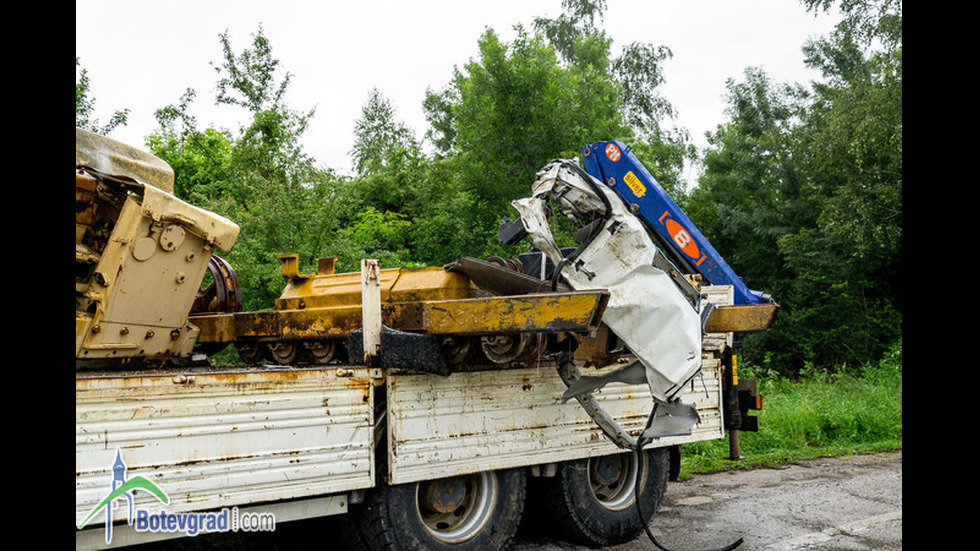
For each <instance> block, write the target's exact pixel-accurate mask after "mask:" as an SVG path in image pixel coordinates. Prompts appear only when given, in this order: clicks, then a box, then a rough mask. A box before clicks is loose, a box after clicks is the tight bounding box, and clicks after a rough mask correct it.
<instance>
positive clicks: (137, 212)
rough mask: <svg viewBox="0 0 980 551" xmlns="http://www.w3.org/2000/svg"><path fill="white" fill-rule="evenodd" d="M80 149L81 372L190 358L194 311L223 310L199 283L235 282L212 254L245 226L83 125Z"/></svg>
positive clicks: (150, 161)
mask: <svg viewBox="0 0 980 551" xmlns="http://www.w3.org/2000/svg"><path fill="white" fill-rule="evenodd" d="M75 146H76V147H75V357H76V366H78V365H80V364H79V362H84V363H85V364H93V363H94V364H100V363H111V364H113V365H130V364H131V365H134V366H135V365H138V364H143V363H147V362H150V363H156V364H159V363H161V362H166V361H169V360H172V359H174V358H185V357H188V356H190V355H191V354H192V352H193V349H194V346H195V343H196V339H197V328H196V327H194V326H193V325H192V324H190V323H189V322H188V317H189V314H190V313H191V311H192V310H194V309H195V304H197V305H198V306H197V307H199V308H200V307H204V308H220V307H222V306H218V305H217V302H219V299H218V297H217V295H216V294H213V295H212V296H210V298H208V299H207V302H208V304H207V305H206V306H202V299H203V298H204V297H202V296H200V295H201V294H200V287H201V282H202V280H203V279H204V275H205V273H206V272H207V271H208V270H209V269H210V270H211V271H212V273H216V272H223V273H224V274H225V275H223V276H219V278H218V279H220V281H219V283H224V282H227V281H229V278H230V277H233V276H232V275H231V274H232V272H231V271H230V266H227V264H224V263H222V262H221V261H220V260H219V259H217V258H216V257H215V256H214V254H213V253H214V251H215V250H216V249H217V248H220V249H224V250H228V249H230V248H231V246H232V244H233V243H234V242H235V239H236V238H237V236H238V226H237V225H235V224H234V223H233V222H231V221H229V220H226V219H224V218H223V217H221V216H218V215H216V214H214V213H211V212H207V211H205V210H202V209H199V208H197V207H194V206H192V205H189V204H187V203H185V202H183V201H181V200H179V199H177V198H176V197H174V195H173V194H172V192H173V171H172V170H171V169H170V167H169V166H168V165H167V164H166V163H164V162H163V161H161V160H160V159H157V158H156V157H153V156H152V155H149V154H147V153H144V152H141V151H139V150H135V149H132V148H129V147H128V146H125V145H123V144H120V143H118V142H115V141H113V140H109V139H107V138H105V137H103V136H99V135H96V134H93V133H91V132H86V131H84V130H80V129H76V131H75ZM232 285H234V283H232ZM223 296H224V299H223V300H224V301H225V306H223V307H224V308H232V309H234V308H235V306H234V305H229V297H230V298H231V302H233V301H234V300H235V299H236V296H235V295H234V293H233V292H230V293H223ZM238 303H239V304H240V299H239V300H238Z"/></svg>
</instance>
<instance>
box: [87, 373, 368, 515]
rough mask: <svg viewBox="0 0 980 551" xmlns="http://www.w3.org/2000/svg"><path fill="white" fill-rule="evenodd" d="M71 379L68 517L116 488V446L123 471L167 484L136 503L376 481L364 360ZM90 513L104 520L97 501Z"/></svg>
mask: <svg viewBox="0 0 980 551" xmlns="http://www.w3.org/2000/svg"><path fill="white" fill-rule="evenodd" d="M75 389H76V391H75V479H76V484H75V488H76V491H75V514H76V523H78V522H81V521H82V519H84V518H85V517H86V515H88V514H89V513H90V512H91V511H92V510H93V508H94V507H95V506H96V505H97V504H98V503H99V502H100V501H101V500H102V499H103V498H104V497H106V496H107V495H108V493H109V492H110V491H111V490H112V489H113V486H112V481H113V465H114V462H115V460H116V457H117V450H119V453H120V457H121V458H122V459H123V462H124V463H125V467H126V472H125V477H126V478H127V479H129V478H132V477H134V476H143V477H145V478H147V479H149V480H150V481H151V482H153V483H155V484H156V485H157V486H159V487H160V488H161V489H162V490H163V491H164V492H166V493H167V494H168V496H169V498H170V503H169V504H168V505H166V506H163V504H162V503H160V501H158V500H157V498H156V497H153V496H152V495H150V494H149V493H148V492H136V493H135V494H136V503H137V505H138V507H139V508H141V509H148V510H151V511H153V510H159V509H161V507H162V508H164V509H166V510H167V511H168V512H185V511H192V510H193V511H204V510H217V509H220V508H222V507H230V506H243V505H248V504H253V503H261V502H269V501H277V500H288V499H293V498H299V497H306V496H314V495H323V494H331V493H338V492H344V491H348V490H351V489H363V488H368V487H371V486H373V484H374V461H373V454H372V441H371V438H372V433H373V429H372V425H373V422H374V419H373V416H374V414H373V393H374V388H373V384H372V381H371V379H370V377H369V375H368V371H367V370H365V369H355V370H335V369H308V370H303V369H290V370H262V371H226V372H220V373H218V372H214V373H212V372H208V373H201V372H195V373H194V375H193V376H184V375H180V374H176V373H175V374H169V375H132V374H130V375H126V376H123V375H117V376H112V375H110V376H98V377H95V376H92V377H84V376H79V375H77V376H76V382H75ZM122 515H123V516H124V515H125V513H122ZM114 518H119V514H117V515H115V516H114ZM92 522H93V523H97V524H100V525H103V526H104V522H105V514H104V512H102V513H100V514H99V515H98V516H97V517H95V518H93V520H92Z"/></svg>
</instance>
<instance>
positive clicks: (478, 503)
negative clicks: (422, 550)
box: [416, 473, 497, 543]
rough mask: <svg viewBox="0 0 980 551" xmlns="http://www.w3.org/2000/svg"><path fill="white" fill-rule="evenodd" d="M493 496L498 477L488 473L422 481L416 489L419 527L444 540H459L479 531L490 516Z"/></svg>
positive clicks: (495, 491) (450, 541)
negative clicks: (420, 525)
mask: <svg viewBox="0 0 980 551" xmlns="http://www.w3.org/2000/svg"><path fill="white" fill-rule="evenodd" d="M496 499H497V479H496V477H495V476H493V475H492V474H491V473H477V474H474V475H468V476H460V477H455V478H446V479H441V480H433V481H427V482H421V483H419V484H418V486H417V488H416V508H417V511H418V515H419V519H420V520H421V521H422V526H423V527H424V528H425V530H426V532H428V533H429V534H430V535H431V536H432V537H434V538H436V539H438V540H440V541H443V542H446V543H461V542H464V541H467V540H469V539H472V538H473V537H474V536H476V535H477V534H479V533H480V531H481V530H483V528H484V527H485V526H486V525H487V522H489V520H490V518H491V517H492V511H493V506H494V503H495V502H496Z"/></svg>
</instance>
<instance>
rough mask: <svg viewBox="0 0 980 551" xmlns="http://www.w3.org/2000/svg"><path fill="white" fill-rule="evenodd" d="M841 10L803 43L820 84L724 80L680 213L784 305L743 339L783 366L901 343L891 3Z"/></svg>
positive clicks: (898, 135)
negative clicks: (717, 114) (695, 179)
mask: <svg viewBox="0 0 980 551" xmlns="http://www.w3.org/2000/svg"><path fill="white" fill-rule="evenodd" d="M807 4H808V5H809V6H811V8H814V9H815V8H816V7H818V6H819V7H821V8H824V9H826V8H828V7H830V6H831V5H833V3H831V2H820V1H817V0H814V1H812V2H807ZM840 7H841V9H842V10H844V15H845V17H844V19H843V22H842V23H841V25H840V26H839V27H838V28H837V29H836V30H835V32H834V33H833V34H832V35H830V36H828V37H825V38H820V39H817V40H813V41H811V42H808V43H807V44H806V45H805V46H804V53H805V55H806V59H807V63H808V65H810V66H811V67H815V68H818V69H820V70H822V71H823V77H824V78H823V80H822V81H820V82H816V83H812V87H811V88H810V89H804V88H803V87H802V86H799V85H796V86H782V87H775V86H773V85H772V83H771V82H770V81H769V79H768V77H766V76H765V74H764V73H762V72H761V71H757V70H752V69H750V70H749V71H747V72H746V80H745V82H743V83H739V84H736V83H734V82H732V83H729V112H728V114H729V116H730V121H729V122H728V123H725V124H723V125H720V126H719V128H718V130H717V132H715V133H714V134H712V135H711V136H710V146H709V149H708V150H707V151H706V152H705V155H704V163H705V172H704V174H703V176H702V178H701V180H700V181H699V185H698V188H697V189H696V190H695V191H694V192H692V193H691V195H690V197H689V198H687V205H686V206H687V208H688V210H689V214H692V217H693V218H695V219H696V220H698V223H699V225H700V226H701V227H702V230H703V231H704V232H705V234H706V235H707V236H708V238H709V240H711V241H712V242H713V244H714V245H715V247H716V248H718V249H719V250H721V251H725V254H726V259H727V260H728V261H729V263H730V264H731V265H732V266H733V268H734V269H735V271H736V272H738V273H740V274H742V275H743V276H744V277H745V280H746V283H748V284H749V286H750V287H753V288H761V289H762V290H767V291H770V292H771V293H772V294H773V296H775V297H776V298H777V300H778V301H779V302H780V304H781V305H782V307H783V308H782V313H781V314H780V319H779V323H778V324H777V326H776V328H775V329H774V330H772V331H770V332H767V333H763V334H759V335H754V336H752V337H751V338H750V339H749V340H750V341H751V342H752V343H753V344H754V345H755V346H756V347H757V349H756V350H757V351H758V353H759V354H760V355H761V354H762V352H761V350H762V349H765V350H766V353H767V354H768V357H770V358H772V360H773V362H774V363H775V364H776V367H781V368H785V369H787V370H791V371H792V370H796V369H799V368H800V367H802V366H803V365H804V364H805V363H807V362H814V363H817V364H818V365H825V366H828V367H838V368H843V367H844V366H848V365H850V366H857V365H861V364H864V363H867V362H874V361H876V360H877V358H878V357H880V355H881V354H883V353H885V352H886V351H887V350H888V349H889V347H890V346H891V345H892V343H893V342H894V341H895V340H896V339H898V338H900V337H901V321H902V316H901V307H902V306H901V303H902V301H901V268H902V223H901V215H902V198H901V190H902V160H901V159H902V94H901V80H902V79H901V4H900V2H892V1H891V0H880V1H877V2H873V1H867V2H864V1H862V2H852V1H850V0H846V1H844V2H841V4H840ZM875 48H877V50H876V49H875Z"/></svg>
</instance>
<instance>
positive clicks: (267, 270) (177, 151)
mask: <svg viewBox="0 0 980 551" xmlns="http://www.w3.org/2000/svg"><path fill="white" fill-rule="evenodd" d="M219 40H220V45H221V48H222V55H223V58H222V61H221V62H219V63H212V66H213V67H214V68H215V70H216V73H217V75H218V82H217V94H216V98H215V103H216V104H218V105H227V106H229V107H239V108H242V109H243V112H244V114H245V116H246V118H245V119H244V122H243V123H242V124H241V125H240V126H239V128H238V129H237V131H235V132H233V131H231V130H219V129H214V128H206V129H203V130H202V129H199V128H198V125H197V121H196V119H195V117H194V116H193V115H192V114H191V110H192V107H193V102H194V100H195V99H196V92H195V91H194V90H187V91H186V92H185V93H184V94H183V95H182V96H181V98H180V99H179V100H178V101H177V102H176V103H175V104H172V105H168V106H165V107H163V108H161V109H159V110H157V112H156V113H155V115H156V118H157V121H158V123H159V127H158V129H157V130H155V131H154V132H153V133H152V134H151V135H150V136H149V137H148V144H149V147H150V149H151V151H152V152H153V153H154V154H156V155H158V156H159V157H161V158H163V159H164V160H166V161H167V162H168V163H170V164H171V166H173V167H174V169H175V173H176V175H177V183H176V186H175V187H176V191H177V194H178V196H180V197H182V198H185V199H187V200H189V201H191V202H192V203H194V204H196V205H198V206H201V207H203V208H207V209H209V210H211V211H213V212H216V213H219V214H222V215H224V216H226V217H228V218H229V219H231V220H233V221H235V222H236V223H237V224H238V225H239V226H240V227H241V232H240V234H239V238H238V241H237V242H236V244H235V246H234V248H233V250H232V251H231V252H230V253H228V256H227V260H229V261H230V262H231V263H232V265H233V266H234V267H235V269H236V272H238V275H239V279H240V281H241V283H242V287H243V295H244V297H245V302H246V304H245V306H246V308H248V309H263V308H268V307H270V306H271V304H272V303H273V300H274V299H275V298H277V297H278V296H279V294H280V293H281V291H282V287H283V281H282V277H281V275H280V272H279V270H280V268H279V260H278V259H277V258H276V257H277V255H279V254H284V253H298V254H300V255H301V262H302V268H301V269H306V270H312V266H315V263H316V259H317V258H319V257H321V256H333V255H334V254H336V253H334V252H333V251H334V250H335V249H340V248H343V247H344V246H345V245H344V240H345V239H349V238H350V237H349V236H345V235H344V234H343V232H342V229H343V228H344V225H345V221H348V220H353V219H354V216H355V214H356V210H354V209H353V208H352V207H351V206H350V205H349V203H348V201H347V199H348V197H349V191H348V187H349V185H350V184H349V182H347V181H346V180H345V179H343V178H340V177H338V176H337V175H336V174H334V173H333V172H332V171H330V170H328V169H320V168H318V167H316V165H315V163H314V161H313V159H312V158H311V157H309V156H308V155H306V153H305V152H304V151H303V148H302V136H303V133H304V132H305V130H306V128H307V124H308V121H309V119H310V118H311V117H312V116H313V114H314V110H309V111H307V112H298V111H295V110H293V109H291V108H290V107H289V106H288V104H287V103H286V100H285V98H286V95H287V92H288V85H289V82H290V78H291V77H290V75H289V74H288V73H286V74H285V75H284V76H283V77H282V78H279V76H278V73H277V71H278V69H279V64H280V62H279V61H278V60H277V59H276V58H274V57H273V55H272V48H271V45H270V44H269V41H268V40H267V39H266V37H265V36H264V34H263V32H262V29H261V27H260V28H259V30H258V32H257V33H256V34H254V35H253V36H252V42H251V44H250V46H249V47H246V48H244V49H243V50H241V51H240V52H238V51H236V50H235V49H234V48H233V47H232V45H231V43H230V40H229V38H228V33H227V32H225V33H224V34H222V35H219Z"/></svg>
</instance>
